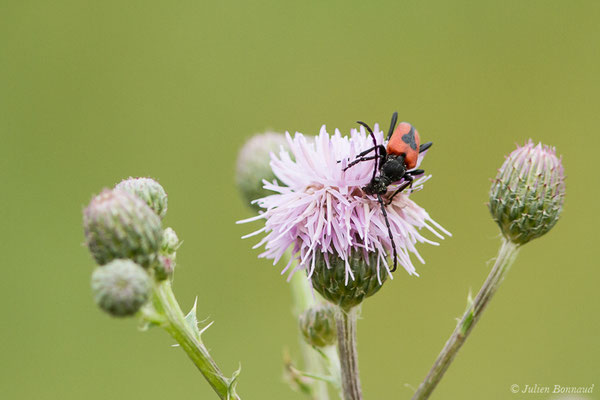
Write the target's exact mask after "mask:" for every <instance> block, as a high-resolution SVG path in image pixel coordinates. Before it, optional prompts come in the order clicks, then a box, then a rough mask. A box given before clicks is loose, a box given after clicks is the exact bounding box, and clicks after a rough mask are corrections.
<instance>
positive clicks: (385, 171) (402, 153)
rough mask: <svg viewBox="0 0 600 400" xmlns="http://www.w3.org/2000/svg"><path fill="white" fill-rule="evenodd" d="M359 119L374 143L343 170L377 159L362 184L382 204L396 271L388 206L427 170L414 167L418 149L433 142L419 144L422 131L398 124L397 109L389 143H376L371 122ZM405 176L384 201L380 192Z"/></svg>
mask: <svg viewBox="0 0 600 400" xmlns="http://www.w3.org/2000/svg"><path fill="white" fill-rule="evenodd" d="M356 122H357V123H358V124H360V125H362V126H364V127H365V129H367V131H368V132H369V134H370V136H371V138H372V139H373V147H371V148H369V149H367V150H365V151H363V152H362V153H359V154H358V155H357V156H356V159H354V161H352V162H351V163H350V164H348V165H347V166H346V167H345V168H344V169H343V170H344V171H346V170H347V169H348V168H351V167H352V166H354V165H356V164H358V163H360V162H363V161H369V160H375V164H374V167H373V177H372V178H371V181H370V182H369V183H368V184H367V185H366V186H365V187H363V190H364V192H365V193H367V194H370V195H376V196H377V201H378V202H379V205H380V206H381V212H382V213H383V218H384V220H385V224H386V226H387V230H388V235H389V237H390V240H391V242H392V250H393V255H394V267H393V268H392V269H391V270H390V272H394V271H395V270H396V267H397V262H398V254H397V251H396V244H395V243H394V237H393V235H392V229H391V228H390V222H389V220H388V217H387V212H386V210H385V207H386V206H387V205H389V204H391V202H392V200H393V199H394V197H395V196H396V195H397V194H398V193H400V192H402V191H403V190H404V189H406V188H407V187H409V186H411V185H412V183H413V180H414V177H415V176H417V175H421V174H423V173H425V171H424V170H422V169H415V167H416V166H417V160H418V158H419V153H422V152H424V151H425V150H427V149H429V148H430V147H431V146H432V145H433V143H432V142H427V143H424V144H420V141H421V140H420V137H419V132H417V130H416V129H415V127H414V126H412V125H411V124H409V123H408V122H401V123H399V124H398V126H396V123H397V122H398V113H397V112H395V113H394V114H393V115H392V121H391V122H390V129H389V130H388V134H387V138H386V141H387V146H384V145H383V144H377V139H376V138H375V134H374V133H373V130H372V129H371V127H370V126H369V125H367V124H366V123H364V122H362V121H356ZM372 151H374V152H375V155H368V154H369V153H371V152H372ZM377 172H379V175H377ZM402 179H404V182H403V183H402V184H400V186H398V188H397V189H396V191H395V192H394V193H393V194H392V195H391V197H390V198H389V199H388V201H387V203H384V201H383V198H382V197H381V196H382V195H384V194H386V193H387V192H388V186H390V185H392V184H394V183H396V182H399V181H400V180H402Z"/></svg>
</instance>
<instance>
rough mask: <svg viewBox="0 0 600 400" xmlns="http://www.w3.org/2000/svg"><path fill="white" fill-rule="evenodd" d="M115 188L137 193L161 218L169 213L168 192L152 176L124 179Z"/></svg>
mask: <svg viewBox="0 0 600 400" xmlns="http://www.w3.org/2000/svg"><path fill="white" fill-rule="evenodd" d="M115 189H117V190H124V191H126V192H129V193H131V194H133V195H136V196H137V197H139V198H140V199H142V200H143V201H144V202H145V203H146V204H148V207H150V208H151V209H152V210H153V211H154V212H155V213H156V215H158V216H159V217H161V218H163V217H164V216H165V215H166V214H167V192H165V189H163V187H162V186H161V185H160V183H158V182H156V181H155V180H154V179H152V178H129V179H124V180H122V181H121V182H119V183H118V184H117V185H116V186H115Z"/></svg>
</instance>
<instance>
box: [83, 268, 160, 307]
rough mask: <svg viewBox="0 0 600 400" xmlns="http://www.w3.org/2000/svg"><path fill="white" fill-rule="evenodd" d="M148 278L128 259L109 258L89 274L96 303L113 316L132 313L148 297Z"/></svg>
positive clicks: (144, 272)
mask: <svg viewBox="0 0 600 400" xmlns="http://www.w3.org/2000/svg"><path fill="white" fill-rule="evenodd" d="M151 291H152V281H151V280H150V277H149V276H148V274H147V273H146V271H145V270H144V269H143V268H142V267H140V266H139V265H137V264H136V263H134V262H133V261H131V260H113V261H111V262H110V263H108V264H106V265H104V266H102V267H98V268H96V270H95V271H94V273H93V274H92V292H93V294H94V300H95V301H96V304H98V306H99V307H100V308H102V309H103V310H104V311H106V312H107V313H109V314H110V315H112V316H114V317H126V316H131V315H134V314H135V313H136V312H137V311H138V310H139V309H140V307H142V305H144V303H146V301H148V298H149V297H150V293H151Z"/></svg>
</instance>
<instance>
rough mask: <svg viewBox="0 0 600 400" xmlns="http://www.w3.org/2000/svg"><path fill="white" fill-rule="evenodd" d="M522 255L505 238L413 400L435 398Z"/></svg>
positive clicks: (515, 245)
mask: <svg viewBox="0 0 600 400" xmlns="http://www.w3.org/2000/svg"><path fill="white" fill-rule="evenodd" d="M518 252H519V246H518V245H517V244H514V243H512V242H510V241H508V240H506V239H504V238H503V239H502V245H501V246H500V250H499V251H498V257H497V258H496V262H495V263H494V267H493V268H492V271H491V272H490V274H489V275H488V277H487V279H486V280H485V282H484V284H483V286H482V287H481V289H480V290H479V293H477V297H475V300H474V301H473V303H472V304H471V305H470V306H469V307H468V308H467V311H466V312H465V314H464V315H463V317H462V319H461V320H460V322H459V323H458V325H457V326H456V329H454V332H453V333H452V335H451V336H450V338H449V339H448V341H447V342H446V345H445V346H444V348H443V349H442V351H441V352H440V354H439V356H438V358H437V360H435V362H434V363H433V366H432V367H431V370H430V371H429V374H427V377H426V378H425V380H424V381H423V382H422V383H421V385H420V386H419V388H418V389H417V391H416V393H415V394H414V396H413V397H412V400H425V399H427V398H429V396H431V393H432V392H433V390H434V389H435V387H436V386H437V384H438V383H439V382H440V380H441V379H442V377H443V376H444V373H445V372H446V370H447V369H448V367H449V366H450V364H451V363H452V361H453V360H454V357H455V356H456V354H457V353H458V350H460V348H461V347H462V345H463V343H464V342H465V340H467V337H468V336H469V334H470V333H471V331H472V330H473V328H474V327H475V324H476V323H477V321H479V319H480V318H481V315H482V314H483V311H484V310H485V308H486V306H487V305H488V303H489V302H490V300H491V298H492V296H493V295H494V293H496V290H497V289H498V287H499V286H500V283H502V280H503V279H504V277H505V276H506V273H507V272H508V270H509V268H510V266H511V265H512V264H513V262H514V261H515V258H516V256H517V254H518Z"/></svg>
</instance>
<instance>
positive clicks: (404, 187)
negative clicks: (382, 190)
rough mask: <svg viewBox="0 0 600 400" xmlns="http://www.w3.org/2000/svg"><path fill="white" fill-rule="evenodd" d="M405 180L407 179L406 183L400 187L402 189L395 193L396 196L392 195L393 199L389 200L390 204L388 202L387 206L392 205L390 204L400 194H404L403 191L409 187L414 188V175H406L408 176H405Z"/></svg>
mask: <svg viewBox="0 0 600 400" xmlns="http://www.w3.org/2000/svg"><path fill="white" fill-rule="evenodd" d="M423 172H425V171H423ZM404 179H406V182H404V183H403V184H402V185H400V187H398V189H396V191H395V192H394V194H393V195H392V197H390V199H389V200H388V202H387V204H386V205H390V204H392V200H393V199H394V197H395V196H396V195H397V194H398V193H400V192H402V191H403V190H404V189H406V188H407V187H409V186H412V183H413V180H414V179H415V178H413V176H412V175H410V174H408V173H406V174H404Z"/></svg>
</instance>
